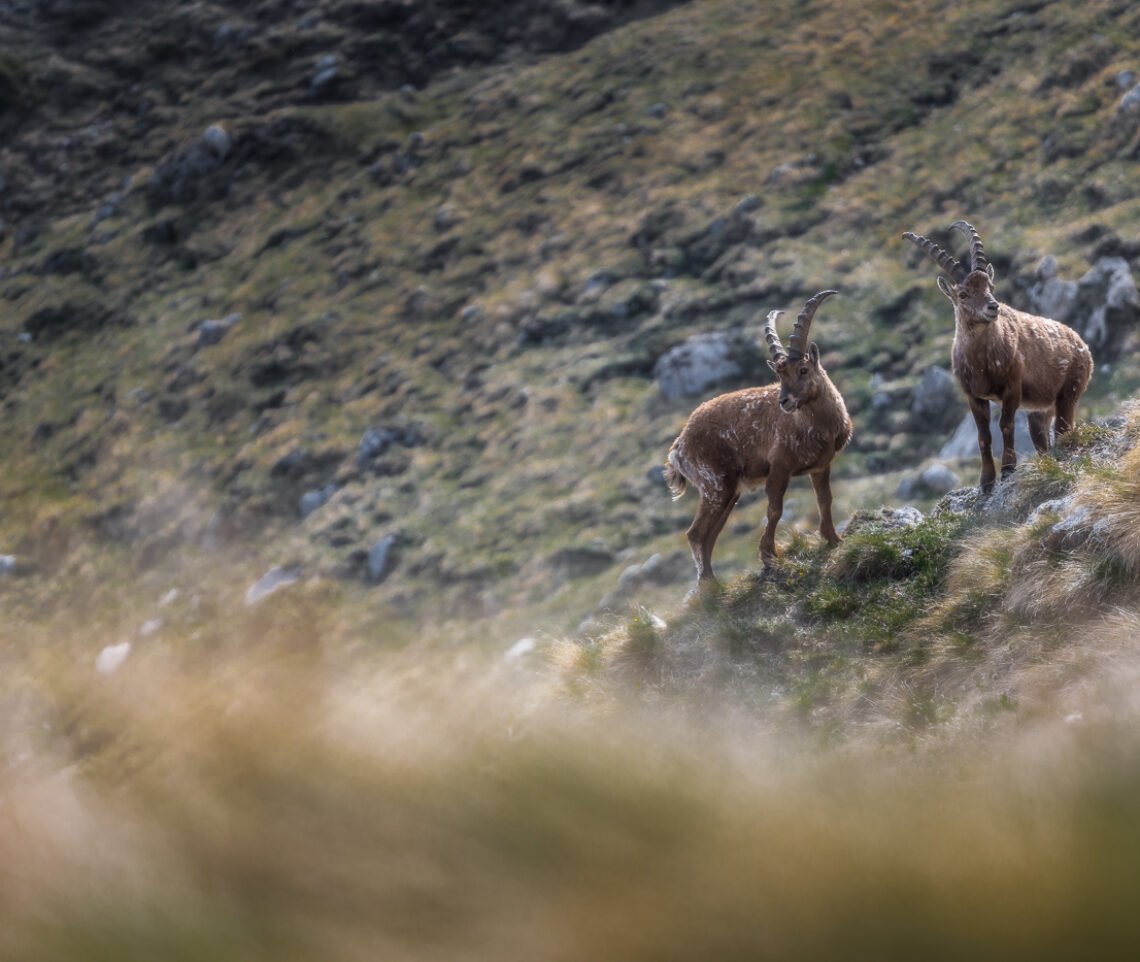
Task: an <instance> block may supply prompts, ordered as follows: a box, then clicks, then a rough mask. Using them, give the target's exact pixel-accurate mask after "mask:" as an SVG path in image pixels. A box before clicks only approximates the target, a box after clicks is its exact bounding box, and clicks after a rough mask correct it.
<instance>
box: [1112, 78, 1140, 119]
mask: <svg viewBox="0 0 1140 962" xmlns="http://www.w3.org/2000/svg"><path fill="white" fill-rule="evenodd" d="M1137 114H1140V84H1136V86H1134V87H1133V88H1132V89H1131V90H1129V91H1128V93H1126V94H1125V95H1124V96H1123V97H1121V98H1120V103H1118V104H1117V105H1116V116H1117V117H1118V118H1119V117H1129V116H1136V115H1137Z"/></svg>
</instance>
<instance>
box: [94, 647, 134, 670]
mask: <svg viewBox="0 0 1140 962" xmlns="http://www.w3.org/2000/svg"><path fill="white" fill-rule="evenodd" d="M130 653H131V643H130V642H129V641H124V642H123V643H122V644H121V645H108V646H107V647H106V648H104V649H103V650H102V651H101V652H99V654H98V655H96V656H95V670H96V671H97V672H99V674H100V675H109V674H111V673H112V672H113V671H115V670H116V669H117V668H118V667H119V666H120V665H121V664H122V663H123V662H124V661H125V660H126V657H127V655H129V654H130Z"/></svg>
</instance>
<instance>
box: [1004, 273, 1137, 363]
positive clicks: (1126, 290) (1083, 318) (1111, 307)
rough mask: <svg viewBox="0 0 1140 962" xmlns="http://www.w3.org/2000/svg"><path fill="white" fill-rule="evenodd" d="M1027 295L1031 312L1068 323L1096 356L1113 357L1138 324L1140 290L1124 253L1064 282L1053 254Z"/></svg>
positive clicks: (1037, 275)
mask: <svg viewBox="0 0 1140 962" xmlns="http://www.w3.org/2000/svg"><path fill="white" fill-rule="evenodd" d="M1026 293H1027V295H1028V298H1029V305H1030V309H1031V310H1032V311H1034V312H1035V313H1037V314H1040V315H1042V316H1044V317H1051V318H1053V319H1054V320H1058V321H1061V322H1062V323H1065V324H1068V325H1069V326H1070V327H1072V328H1073V329H1074V330H1076V331H1077V332H1078V333H1079V334H1080V335H1081V336H1082V337H1083V338H1084V339H1085V340H1086V341H1087V342H1088V344H1089V347H1090V348H1092V350H1093V352H1094V354H1095V356H1096V357H1097V359H1098V360H1101V359H1110V358H1112V357H1114V356H1115V355H1116V353H1117V352H1118V351H1119V348H1120V346H1121V342H1122V340H1123V335H1124V334H1125V333H1126V332H1128V331H1130V330H1132V329H1133V328H1134V327H1135V326H1136V325H1137V323H1138V322H1140V293H1138V292H1137V290H1136V282H1135V280H1134V279H1133V277H1132V271H1131V269H1130V267H1129V265H1128V261H1126V260H1125V259H1124V258H1123V257H1101V258H1100V259H1099V260H1097V262H1096V263H1095V264H1093V266H1092V267H1091V268H1089V270H1088V271H1087V272H1086V273H1085V275H1084V276H1083V277H1082V278H1081V279H1080V280H1079V281H1066V280H1062V279H1061V278H1059V277H1058V276H1057V259H1056V258H1055V257H1053V256H1052V255H1049V256H1047V257H1044V258H1042V260H1041V263H1040V264H1038V265H1037V271H1036V277H1035V280H1034V282H1033V283H1032V284H1030V286H1029V288H1028V290H1027V291H1026Z"/></svg>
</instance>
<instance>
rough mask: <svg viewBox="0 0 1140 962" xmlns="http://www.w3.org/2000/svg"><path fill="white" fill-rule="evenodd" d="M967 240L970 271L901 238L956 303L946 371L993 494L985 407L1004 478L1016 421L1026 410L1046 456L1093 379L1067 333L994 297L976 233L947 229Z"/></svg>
mask: <svg viewBox="0 0 1140 962" xmlns="http://www.w3.org/2000/svg"><path fill="white" fill-rule="evenodd" d="M950 227H951V229H953V230H960V231H962V232H963V233H964V234H966V235H967V236H968V237H969V239H970V266H969V268H966V267H965V266H963V265H962V264H959V263H958V261H956V260H955V259H954V258H953V257H952V256H951V255H950V254H948V253H947V252H946V251H944V250H943V249H942V248H941V247H939V246H938V245H937V244H935V243H934V242H933V241H931V240H929V239H928V238H926V237H923V236H921V235H919V234H912V233H911V232H910V231H906V232H904V233H903V235H902V236H903V237H905V238H906V239H907V240H909V241H912V242H913V243H915V244H916V245H917V246H918V247H919V248H920V249H921V250H923V251H925V252H926V253H927V254H929V255H930V257H932V258H933V259H934V261H935V262H936V263H937V264H938V266H939V267H940V268H942V273H941V274H939V275H938V288H939V290H941V291H942V293H943V294H945V295H946V296H947V297H948V298H950V302H951V303H952V304H953V305H954V346H953V348H952V350H951V355H950V367H951V369H952V370H953V372H954V376H955V377H957V379H958V383H959V384H960V385H961V386H962V390H963V391H965V392H966V399H967V400H968V401H969V402H970V411H971V413H972V414H973V415H974V422H975V423H976V424H977V426H978V447H979V448H980V450H981V454H982V476H981V481H980V484H981V487H982V489H983V490H984V491H989V490H991V489H992V488H993V484H994V480H995V478H996V476H997V472H996V470H995V468H994V458H993V449H992V437H991V433H990V403H989V402H990V401H997V402H999V403H1000V404H1001V419H1000V421H999V422H998V423H999V425H1000V427H1001V438H1002V455H1001V475H1002V478H1003V479H1004V478H1007V477H1009V475H1010V474H1011V473H1012V472H1013V469H1014V467H1015V466H1016V465H1017V453H1016V452H1015V451H1014V446H1013V423H1014V422H1013V416H1014V414H1015V413H1016V412H1017V409H1018V408H1019V407H1023V408H1025V409H1026V410H1027V413H1028V417H1029V435H1030V437H1031V438H1032V439H1033V446H1034V447H1035V448H1036V449H1037V451H1038V452H1039V453H1044V452H1046V451H1048V450H1049V426H1050V424H1051V422H1052V420H1053V417H1054V415H1056V418H1057V425H1056V431H1057V436H1058V437H1060V436H1061V435H1062V434H1066V433H1068V432H1069V431H1071V430H1072V429H1073V424H1074V415H1075V413H1076V409H1077V401H1078V400H1079V399H1080V396H1081V395H1082V394H1083V393H1084V391H1085V388H1086V387H1088V383H1089V378H1090V377H1092V367H1093V360H1092V354H1091V353H1090V352H1089V348H1088V345H1087V344H1085V342H1084V341H1083V340H1081V338H1080V336H1079V335H1078V334H1077V332H1076V331H1074V330H1073V329H1072V328H1070V327H1067V326H1066V325H1064V324H1061V323H1058V322H1057V321H1051V320H1049V319H1048V318H1044V317H1037V316H1036V315H1033V314H1026V313H1025V312H1024V311H1018V310H1015V309H1014V308H1012V307H1009V306H1008V305H1007V304H1001V303H999V302H998V301H997V299H996V298H995V297H994V268H993V265H992V264H991V263H990V262H989V260H988V259H987V257H986V252H985V249H984V248H983V247H982V239H981V237H979V236H978V232H977V231H976V230H974V228H973V227H972V226H971V225H970V224H967V223H966V222H965V221H964V220H959V221H955V222H954V223H953V224H951V225H950Z"/></svg>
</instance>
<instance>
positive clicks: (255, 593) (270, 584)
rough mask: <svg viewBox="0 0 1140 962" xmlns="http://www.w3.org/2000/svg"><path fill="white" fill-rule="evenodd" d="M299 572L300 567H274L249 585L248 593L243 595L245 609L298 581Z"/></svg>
mask: <svg viewBox="0 0 1140 962" xmlns="http://www.w3.org/2000/svg"><path fill="white" fill-rule="evenodd" d="M301 570H302V569H301V566H300V565H274V566H273V567H272V568H270V569H269V570H268V571H267V572H265V574H263V575H262V576H261V577H260V578H259V579H258V580H257V581H256V582H254V583H253V584H252V585H250V588H249V591H247V592H246V594H245V604H246V607H249V606H250V605H255V604H257V603H258V602H259V601H261V599H262V598H264V597H266V596H267V595H271V594H273V592H275V591H277V590H278V589H280V588H284V587H286V586H288V585H291V584H293V583H294V582H296V581H299V580H300V579H301Z"/></svg>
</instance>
